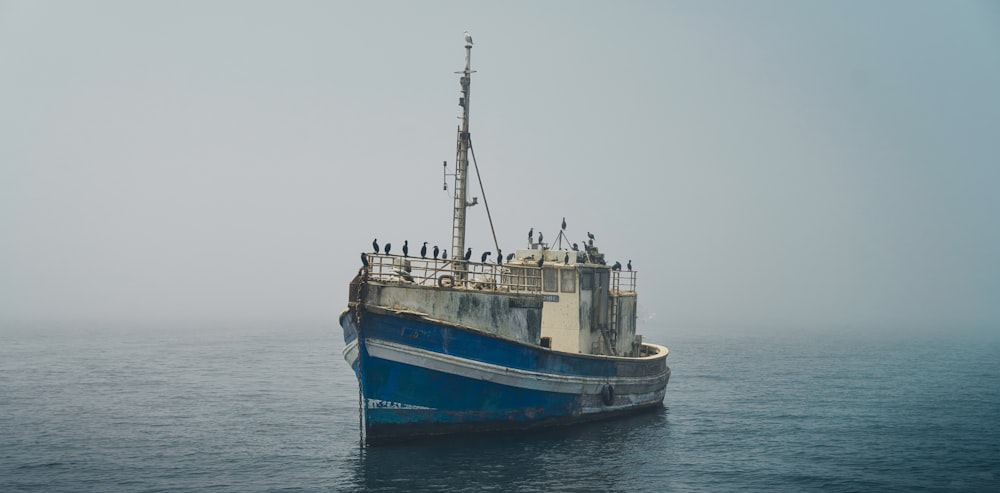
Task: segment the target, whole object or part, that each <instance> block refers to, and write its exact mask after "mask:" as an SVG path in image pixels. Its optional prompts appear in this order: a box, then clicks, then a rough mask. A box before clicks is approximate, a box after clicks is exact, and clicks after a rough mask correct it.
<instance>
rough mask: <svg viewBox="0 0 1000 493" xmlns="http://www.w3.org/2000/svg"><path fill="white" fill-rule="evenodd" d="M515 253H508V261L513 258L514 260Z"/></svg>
mask: <svg viewBox="0 0 1000 493" xmlns="http://www.w3.org/2000/svg"><path fill="white" fill-rule="evenodd" d="M514 255H515V254H513V253H511V254H508V255H507V262H510V261H511V260H514Z"/></svg>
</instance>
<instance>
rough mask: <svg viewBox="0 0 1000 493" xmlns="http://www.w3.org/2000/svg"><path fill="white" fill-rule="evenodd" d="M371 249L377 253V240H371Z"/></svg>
mask: <svg viewBox="0 0 1000 493" xmlns="http://www.w3.org/2000/svg"><path fill="white" fill-rule="evenodd" d="M372 248H374V249H375V253H378V238H375V239H374V240H372Z"/></svg>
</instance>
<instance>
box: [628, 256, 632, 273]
mask: <svg viewBox="0 0 1000 493" xmlns="http://www.w3.org/2000/svg"><path fill="white" fill-rule="evenodd" d="M628 270H629V272H631V271H632V259H628Z"/></svg>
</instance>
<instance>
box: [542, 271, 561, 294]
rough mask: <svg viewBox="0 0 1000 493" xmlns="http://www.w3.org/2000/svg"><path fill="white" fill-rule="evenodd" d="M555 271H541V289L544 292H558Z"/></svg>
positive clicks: (557, 280) (557, 279)
mask: <svg viewBox="0 0 1000 493" xmlns="http://www.w3.org/2000/svg"><path fill="white" fill-rule="evenodd" d="M557 276H558V275H557V274H556V270H555V269H553V268H551V267H546V268H544V269H542V288H543V289H545V291H548V292H550V293H554V292H556V291H558V290H559V278H558V277H557Z"/></svg>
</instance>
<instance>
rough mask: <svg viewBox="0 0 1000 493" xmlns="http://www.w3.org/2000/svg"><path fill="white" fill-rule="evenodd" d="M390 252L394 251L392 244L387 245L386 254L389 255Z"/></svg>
mask: <svg viewBox="0 0 1000 493" xmlns="http://www.w3.org/2000/svg"><path fill="white" fill-rule="evenodd" d="M389 250H392V243H386V244H385V254H386V255H389Z"/></svg>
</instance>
